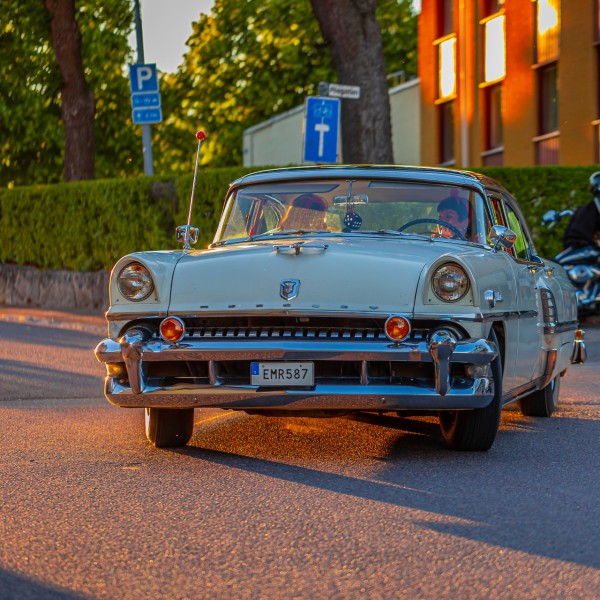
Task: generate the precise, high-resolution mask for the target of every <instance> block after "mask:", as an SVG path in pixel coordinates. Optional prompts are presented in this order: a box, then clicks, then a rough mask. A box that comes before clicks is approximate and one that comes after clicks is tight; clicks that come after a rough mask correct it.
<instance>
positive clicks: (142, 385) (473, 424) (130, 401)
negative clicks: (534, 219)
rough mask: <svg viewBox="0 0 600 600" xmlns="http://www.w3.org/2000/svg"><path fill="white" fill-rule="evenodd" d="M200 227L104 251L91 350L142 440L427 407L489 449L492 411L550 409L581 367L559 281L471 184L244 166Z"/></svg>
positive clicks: (478, 185) (519, 227) (471, 176)
mask: <svg viewBox="0 0 600 600" xmlns="http://www.w3.org/2000/svg"><path fill="white" fill-rule="evenodd" d="M192 197H193V190H192ZM191 214H192V207H191V206H190V215H191ZM197 234H198V230H197V229H196V228H194V227H192V226H190V223H189V221H188V224H187V225H186V226H182V227H180V228H178V236H179V238H180V241H182V242H183V243H184V247H183V249H180V250H177V251H157V252H137V253H134V254H130V255H128V256H125V257H124V258H121V259H120V260H119V261H118V262H117V264H116V265H115V267H114V269H113V272H112V276H111V281H110V308H109V310H108V312H107V315H106V316H107V319H108V329H109V337H108V338H107V339H105V340H103V341H102V342H100V343H99V344H98V346H97V348H96V356H97V358H98V360H99V361H101V362H103V363H105V364H106V371H107V377H106V380H105V394H106V397H107V399H108V401H109V402H111V403H112V404H115V405H117V406H121V407H139V408H143V409H144V410H145V415H146V421H145V422H146V434H147V437H148V439H149V441H150V442H151V443H152V444H154V445H155V446H157V447H170V446H183V445H185V444H187V443H188V441H189V440H190V438H191V435H192V431H193V424H194V409H195V408H208V407H211V408H215V407H216V408H221V409H228V410H238V411H246V412H247V413H250V414H258V415H268V416H285V417H291V416H314V417H327V416H332V417H335V416H341V415H347V414H349V413H354V412H357V411H369V412H375V413H394V414H398V415H399V416H404V415H408V416H412V415H431V416H434V417H439V423H440V427H441V433H442V435H443V438H444V439H445V441H446V442H447V444H448V445H449V446H450V447H452V448H456V449H462V450H487V449H489V448H490V447H491V446H492V444H493V442H494V439H495V437H496V433H497V431H498V427H499V421H500V411H501V409H502V407H504V406H505V405H507V404H509V403H512V402H518V403H519V406H520V408H521V411H522V412H523V413H524V414H526V415H532V416H540V417H547V416H550V414H551V413H552V412H553V410H554V408H555V406H556V402H557V400H558V394H559V387H560V385H559V384H560V377H561V376H562V375H564V374H565V372H566V370H567V367H568V366H569V364H570V362H582V361H583V360H584V354H585V348H584V344H583V341H582V334H581V332H580V330H578V329H577V327H578V323H577V307H576V301H575V292H574V289H573V287H572V286H571V284H570V282H569V280H568V278H567V277H566V274H565V272H564V271H563V269H562V268H561V267H560V266H559V265H557V264H554V263H552V262H549V261H547V260H544V259H542V258H540V257H538V256H537V254H536V251H535V248H534V245H533V243H532V239H531V236H530V233H529V231H528V229H527V226H526V223H525V221H524V219H523V215H522V213H521V211H520V209H519V207H518V206H517V203H516V202H515V200H514V198H513V197H512V196H511V195H510V193H509V192H508V191H507V190H505V189H504V188H503V187H502V186H501V185H499V184H498V183H496V182H495V181H493V180H492V179H490V178H489V177H486V176H482V175H479V174H476V173H469V172H463V171H458V170H447V169H435V168H425V167H401V166H319V167H298V168H287V169H275V170H269V171H262V172H257V173H253V174H250V175H246V176H244V177H241V178H240V179H238V180H237V181H235V182H233V183H232V184H231V186H230V188H229V192H228V194H227V197H226V200H225V205H224V209H223V213H222V217H221V220H220V224H219V226H218V229H217V232H216V235H215V237H214V241H213V243H212V244H210V246H209V247H208V249H203V250H194V249H192V248H191V246H190V245H191V244H193V243H194V241H195V240H196V239H197Z"/></svg>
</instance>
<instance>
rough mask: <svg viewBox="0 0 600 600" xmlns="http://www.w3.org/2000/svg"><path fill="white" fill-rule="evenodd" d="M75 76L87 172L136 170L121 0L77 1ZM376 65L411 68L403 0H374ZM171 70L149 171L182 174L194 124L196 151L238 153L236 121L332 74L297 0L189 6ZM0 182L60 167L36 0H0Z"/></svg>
mask: <svg viewBox="0 0 600 600" xmlns="http://www.w3.org/2000/svg"><path fill="white" fill-rule="evenodd" d="M76 7H77V16H76V18H77V22H78V24H79V28H80V30H81V34H82V47H83V62H84V65H85V69H86V78H87V81H88V84H89V86H90V88H91V89H92V90H93V92H94V96H95V100H96V121H95V124H96V128H95V131H96V176H97V177H98V178H108V177H122V176H133V175H140V174H141V173H142V172H143V156H142V143H141V131H140V128H139V127H137V126H134V125H133V124H132V122H131V101H130V93H129V80H128V77H129V74H128V70H127V68H126V65H127V64H128V63H131V62H133V59H134V56H133V52H132V50H131V49H130V48H129V47H128V36H129V33H130V32H131V30H132V28H133V3H132V2H131V0H77V2H76ZM377 14H378V19H379V21H380V24H381V26H382V35H383V38H384V54H385V58H386V65H387V70H388V72H393V71H399V70H404V71H405V72H406V76H407V77H408V76H410V75H416V72H417V70H416V17H415V16H414V15H413V14H412V12H411V9H410V0H379V8H378V13H377ZM188 46H189V50H188V52H187V54H186V56H185V59H184V62H183V63H182V65H181V67H180V68H179V70H178V72H177V73H173V74H162V75H161V82H160V86H161V100H162V105H163V116H164V119H165V120H164V122H163V123H161V124H158V125H155V126H153V127H152V132H153V154H154V170H155V173H156V174H160V175H172V174H183V173H189V172H190V171H191V169H192V167H193V158H194V156H193V154H194V140H195V138H194V137H193V135H194V134H195V132H196V131H197V130H198V129H205V130H207V132H208V137H207V142H206V144H205V148H204V149H203V156H202V161H203V162H204V163H206V164H210V165H211V166H213V167H218V166H225V165H240V164H242V132H243V130H244V129H245V128H247V127H251V126H253V125H256V124H257V123H260V122H261V121H263V120H265V119H268V118H270V117H273V116H275V115H276V114H279V113H281V112H284V111H286V110H288V109H290V108H293V107H295V106H298V105H300V104H302V103H303V102H304V100H305V98H306V96H308V95H310V94H315V93H316V89H317V85H318V83H319V81H335V76H334V72H333V69H332V67H331V63H330V59H329V52H328V49H327V47H326V46H325V43H324V41H323V39H322V37H321V34H320V31H319V27H318V25H317V22H316V20H315V18H314V16H313V13H312V9H311V6H310V2H309V0H298V1H297V2H294V3H290V2H287V1H286V0H245V1H244V2H240V1H239V0H216V2H215V5H214V9H213V12H212V13H211V15H201V14H199V20H198V22H197V23H195V24H194V28H193V33H192V35H191V36H190V38H189V40H188ZM0 55H1V56H3V57H10V60H4V61H0V187H6V186H13V185H28V184H32V183H54V182H58V181H60V180H61V178H62V174H63V158H62V157H63V154H64V133H63V130H62V122H61V114H60V104H59V101H60V100H59V89H60V78H59V75H58V73H57V69H56V65H55V61H54V55H53V52H52V46H51V43H50V22H49V16H48V13H47V12H46V10H44V8H43V4H42V2H41V1H40V0H3V2H2V15H1V17H0Z"/></svg>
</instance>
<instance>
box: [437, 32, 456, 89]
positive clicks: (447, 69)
mask: <svg viewBox="0 0 600 600" xmlns="http://www.w3.org/2000/svg"><path fill="white" fill-rule="evenodd" d="M455 96H456V37H451V38H446V39H445V40H442V41H441V42H439V43H438V100H449V99H450V98H454V97H455Z"/></svg>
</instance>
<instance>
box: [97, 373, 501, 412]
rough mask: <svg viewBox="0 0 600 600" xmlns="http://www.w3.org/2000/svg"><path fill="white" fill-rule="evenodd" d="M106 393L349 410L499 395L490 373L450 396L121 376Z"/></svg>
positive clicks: (232, 405) (168, 404) (466, 403)
mask: <svg viewBox="0 0 600 600" xmlns="http://www.w3.org/2000/svg"><path fill="white" fill-rule="evenodd" d="M105 394H106V397H107V399H108V401H109V402H110V403H111V404H114V405H116V406H122V407H128V408H133V407H149V406H150V407H158V408H175V407H179V408H183V407H204V408H208V407H213V408H228V409H236V410H245V409H259V408H269V409H280V410H290V411H293V410H300V409H347V410H397V409H423V410H432V411H435V410H451V409H452V410H457V409H473V408H483V407H485V406H487V405H488V404H489V403H490V402H491V401H492V398H493V396H494V384H493V380H492V379H491V378H489V377H482V378H480V379H475V380H468V381H467V382H465V384H464V385H457V386H455V387H451V388H450V389H449V390H448V393H447V394H446V395H445V396H440V395H439V394H438V392H437V390H436V389H435V388H429V387H425V386H422V387H421V386H418V385H416V384H415V385H406V386H404V385H402V386H400V385H380V386H379V385H377V386H369V387H368V388H365V386H363V385H348V386H341V385H339V386H335V385H316V386H314V387H313V388H311V389H308V390H303V389H296V390H290V389H285V390H281V389H277V390H275V389H268V388H259V387H257V386H225V385H223V386H217V387H213V386H210V385H193V386H191V385H186V384H177V385H174V386H170V387H163V386H160V385H156V386H155V385H152V382H151V381H150V382H148V383H147V385H146V389H145V392H144V393H143V394H134V393H132V392H131V390H130V389H129V387H124V386H122V385H120V384H119V383H118V381H117V380H114V379H111V378H110V377H107V378H106V379H105Z"/></svg>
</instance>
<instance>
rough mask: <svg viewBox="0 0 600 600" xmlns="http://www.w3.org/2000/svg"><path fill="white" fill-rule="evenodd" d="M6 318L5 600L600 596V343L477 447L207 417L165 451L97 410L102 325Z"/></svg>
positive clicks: (0, 363)
mask: <svg viewBox="0 0 600 600" xmlns="http://www.w3.org/2000/svg"><path fill="white" fill-rule="evenodd" d="M0 312H1V311H0ZM1 317H2V315H1V314H0V318H1ZM5 317H6V314H5ZM9 317H10V315H9ZM5 321H8V322H0V499H1V504H0V539H1V540H2V544H0V598H2V599H13V598H14V599H19V600H21V599H37V598H40V599H42V598H43V599H48V598H49V599H61V598H67V599H69V598H111V599H113V598H119V599H122V598H123V599H127V598H131V599H139V598H153V599H159V598H165V599H167V598H168V599H176V598H177V599H188V598H189V599H192V598H210V599H214V598H223V599H233V598H235V599H241V598H252V599H254V598H256V599H259V598H268V599H278V598H306V599H316V598H324V599H325V598H326V599H331V598H340V599H341V598H344V599H346V598H359V597H360V598H410V599H414V598H436V599H444V598H461V600H462V599H469V598H473V599H475V598H482V599H483V598H485V599H488V598H502V599H507V598H515V599H517V598H518V599H519V600H522V599H528V598H531V599H533V598H536V599H537V598H545V599H548V598H569V599H574V598H585V599H586V600H587V599H590V598H600V442H599V440H600V394H599V391H600V383H599V374H600V368H599V367H600V365H599V363H600V329H591V330H589V331H588V336H587V339H588V349H589V354H590V360H589V362H588V363H587V364H586V365H584V366H577V367H573V368H572V369H571V370H570V371H569V373H568V374H567V376H566V377H565V378H563V379H562V390H561V399H562V403H561V406H560V410H559V411H558V412H557V413H556V415H555V416H553V417H552V418H550V419H540V418H530V417H524V416H521V414H520V413H519V412H517V411H515V410H512V411H505V413H504V415H503V418H502V424H501V430H500V432H499V434H498V437H497V439H496V442H495V444H494V446H493V448H492V449H491V450H490V451H489V452H487V453H461V452H454V451H451V450H448V449H446V448H445V446H444V444H443V442H442V439H441V436H440V435H439V433H438V426H437V423H436V421H435V419H426V418H419V419H416V418H414V419H399V418H397V417H392V416H389V417H388V416H385V417H378V416H364V417H362V418H346V419H331V420H326V419H307V418H298V419H291V418H290V419H288V418H285V419H276V418H265V417H258V416H248V415H245V414H243V413H241V414H237V413H233V412H224V411H218V410H212V411H200V410H197V411H196V426H195V432H194V437H193V438H192V441H191V445H190V447H188V448H186V449H183V450H157V449H155V448H152V447H151V446H149V444H148V443H147V442H146V440H145V436H144V433H143V415H142V411H140V410H126V409H119V408H116V407H113V406H111V405H109V404H108V403H107V402H106V401H105V400H104V398H103V396H102V377H103V370H102V368H101V365H100V364H99V363H97V362H96V360H95V358H94V356H93V352H92V350H93V348H94V346H95V344H96V343H97V341H98V340H99V339H100V338H101V337H102V335H103V331H102V328H101V327H99V326H98V323H97V321H94V320H88V321H81V322H78V321H77V319H71V320H67V321H65V322H64V323H60V322H54V323H52V322H51V321H52V320H51V319H50V320H49V319H47V318H46V319H44V318H39V319H32V318H27V317H23V316H22V315H21V316H20V317H19V316H17V317H15V316H14V313H13V315H12V317H11V318H5Z"/></svg>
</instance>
